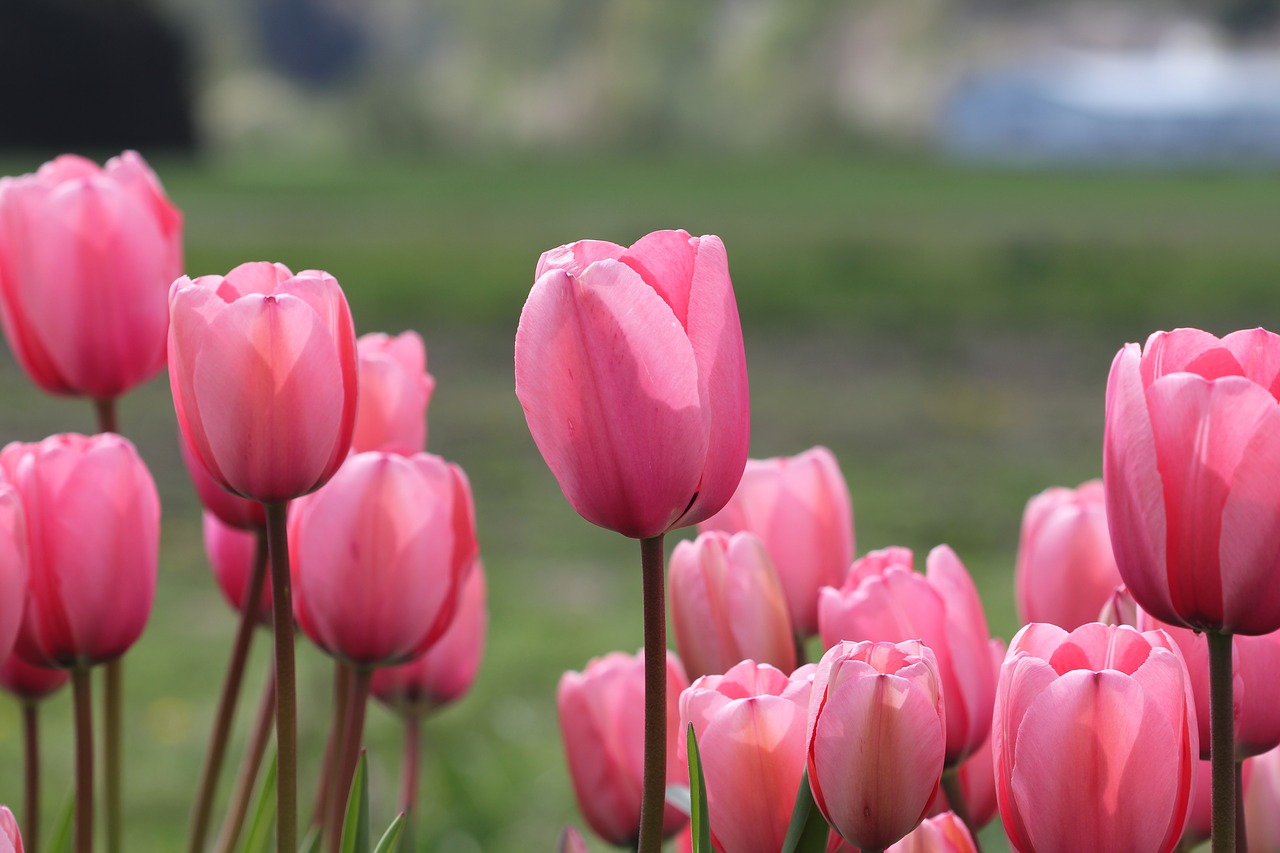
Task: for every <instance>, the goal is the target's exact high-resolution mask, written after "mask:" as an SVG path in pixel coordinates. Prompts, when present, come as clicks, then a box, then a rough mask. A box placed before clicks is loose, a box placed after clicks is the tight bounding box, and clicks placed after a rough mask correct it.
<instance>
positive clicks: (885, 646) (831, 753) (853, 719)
mask: <svg viewBox="0 0 1280 853" xmlns="http://www.w3.org/2000/svg"><path fill="white" fill-rule="evenodd" d="M946 731H947V726H946V711H945V710H944V704H943V687H942V682H941V679H940V678H939V676H938V667H937V663H936V661H935V659H934V656H933V652H931V651H930V650H929V649H928V648H926V647H925V646H923V645H921V644H920V643H919V642H917V641H910V642H904V643H898V644H896V645H895V644H893V643H871V642H864V643H851V642H841V643H838V644H837V645H835V646H833V647H832V648H830V649H829V650H828V651H827V653H826V654H825V655H823V656H822V660H821V661H820V662H819V663H818V669H817V672H816V674H815V676H814V681H813V693H812V695H811V697H810V700H809V714H808V722H807V726H806V732H807V735H806V741H807V748H806V762H807V765H808V771H809V786H810V787H811V788H812V789H813V799H814V802H815V803H817V805H818V808H819V809H821V810H822V814H823V816H825V817H826V819H827V821H828V822H829V823H830V824H831V825H832V827H834V828H835V829H836V830H837V831H838V832H839V833H840V834H841V836H843V837H844V838H845V839H846V840H848V841H849V842H850V843H852V844H854V845H857V846H858V847H861V848H863V849H864V850H884V849H885V848H886V847H888V846H889V845H890V844H893V843H894V842H895V841H897V840H898V839H900V838H902V837H903V836H904V835H906V834H907V833H908V832H910V831H911V830H912V829H914V828H915V827H916V825H917V824H918V823H920V821H921V820H922V819H923V818H924V816H925V814H927V813H928V809H929V805H930V803H931V802H932V801H933V798H934V797H935V795H936V794H937V791H938V782H939V780H940V779H941V778H942V763H943V758H944V756H945V752H946Z"/></svg>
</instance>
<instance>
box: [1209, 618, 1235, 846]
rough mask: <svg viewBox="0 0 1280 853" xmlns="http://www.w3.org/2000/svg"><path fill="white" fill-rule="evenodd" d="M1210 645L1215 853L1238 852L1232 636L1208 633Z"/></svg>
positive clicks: (1210, 721) (1211, 754)
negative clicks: (1232, 693) (1232, 694)
mask: <svg viewBox="0 0 1280 853" xmlns="http://www.w3.org/2000/svg"><path fill="white" fill-rule="evenodd" d="M1205 637H1206V638H1207V639H1208V642H1209V727H1210V740H1209V743H1210V759H1211V761H1212V771H1213V853H1235V850H1236V768H1235V765H1236V756H1235V721H1234V719H1233V717H1234V715H1233V713H1232V696H1231V688H1232V684H1231V679H1232V672H1231V641H1232V635H1231V634H1228V633H1225V632H1222V631H1206V632H1205Z"/></svg>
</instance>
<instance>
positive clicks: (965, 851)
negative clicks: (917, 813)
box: [886, 812, 977, 853]
mask: <svg viewBox="0 0 1280 853" xmlns="http://www.w3.org/2000/svg"><path fill="white" fill-rule="evenodd" d="M886 853H977V847H976V846H975V845H974V843H973V836H972V835H970V834H969V830H968V828H967V827H966V826H965V825H964V821H962V820H960V818H958V817H956V816H955V815H954V814H953V813H951V812H943V813H942V814H940V815H938V816H937V817H931V818H926V819H925V820H924V821H922V822H921V823H920V825H919V826H917V827H916V828H915V829H913V830H911V832H910V833H909V834H908V835H907V836H906V837H905V838H903V839H902V840H901V841H899V842H898V843H897V844H894V845H893V846H892V847H890V848H889V849H888V850H887V851H886Z"/></svg>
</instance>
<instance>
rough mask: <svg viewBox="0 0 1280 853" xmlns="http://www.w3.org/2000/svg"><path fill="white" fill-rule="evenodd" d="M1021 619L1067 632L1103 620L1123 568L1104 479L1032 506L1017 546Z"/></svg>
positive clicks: (1048, 495) (1057, 491)
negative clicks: (1112, 532) (1109, 519)
mask: <svg viewBox="0 0 1280 853" xmlns="http://www.w3.org/2000/svg"><path fill="white" fill-rule="evenodd" d="M1015 582H1016V586H1017V593H1018V595H1017V601H1018V618H1019V619H1020V620H1021V621H1022V622H1023V623H1026V622H1052V623H1053V624H1054V625H1057V626H1059V627H1061V628H1065V629H1067V630H1068V631H1070V630H1072V629H1073V628H1077V627H1079V626H1081V625H1083V624H1084V623H1086V622H1093V621H1095V620H1096V619H1097V618H1098V611H1099V610H1101V609H1102V605H1103V604H1104V603H1105V602H1106V600H1107V596H1109V595H1110V594H1111V590H1113V589H1114V588H1115V587H1116V585H1117V584H1119V583H1120V570H1119V569H1117V568H1116V558H1115V555H1114V554H1112V552H1111V537H1110V534H1109V533H1108V532H1107V510H1106V507H1105V506H1104V503H1103V491H1102V481H1101V480H1090V481H1089V482H1087V483H1084V484H1083V485H1081V486H1080V487H1079V488H1075V489H1065V488H1052V489H1047V490H1045V491H1043V492H1041V493H1040V494H1038V495H1036V496H1035V497H1034V498H1032V499H1031V500H1030V502H1028V503H1027V509H1026V511H1025V512H1024V513H1023V515H1022V538H1021V539H1020V541H1019V542H1018V570H1017V573H1016V575H1015Z"/></svg>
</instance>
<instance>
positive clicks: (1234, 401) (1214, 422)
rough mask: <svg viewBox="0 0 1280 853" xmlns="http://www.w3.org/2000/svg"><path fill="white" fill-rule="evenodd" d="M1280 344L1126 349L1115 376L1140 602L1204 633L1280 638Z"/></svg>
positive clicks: (1115, 414) (1130, 560)
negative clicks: (1275, 634)
mask: <svg viewBox="0 0 1280 853" xmlns="http://www.w3.org/2000/svg"><path fill="white" fill-rule="evenodd" d="M1278 378H1280V337H1277V336H1276V335H1273V334H1272V333H1270V332H1267V331H1265V330H1263V329H1253V330H1249V331H1242V332H1235V333H1233V334H1230V335H1228V336H1227V337H1225V338H1223V339H1221V340H1219V339H1218V338H1215V337H1214V336H1213V335H1210V334H1209V333H1207V332H1202V331H1200V330H1198V329H1178V330H1176V331H1173V332H1158V333H1156V334H1154V335H1152V336H1151V337H1150V338H1149V339H1148V340H1147V345H1146V347H1145V348H1143V349H1139V347H1138V345H1137V344H1126V345H1125V347H1124V349H1122V350H1121V351H1120V352H1119V354H1117V355H1116V358H1115V361H1114V362H1113V363H1112V365H1111V375H1110V376H1109V377H1108V379H1107V413H1106V430H1105V434H1104V440H1103V480H1104V482H1105V483H1106V492H1107V517H1108V521H1109V523H1110V528H1111V543H1112V546H1113V547H1114V548H1115V555H1116V563H1117V564H1118V565H1119V567H1120V574H1121V576H1122V577H1123V578H1124V581H1125V584H1126V585H1127V586H1128V587H1129V591H1130V592H1131V593H1132V594H1133V597H1134V599H1135V600H1136V601H1137V602H1138V604H1140V605H1141V606H1142V608H1143V609H1144V610H1146V611H1147V612H1148V613H1150V614H1151V615H1153V616H1155V617H1156V618H1157V619H1160V620H1161V621H1163V622H1168V623H1170V624H1175V625H1184V626H1186V627H1189V628H1195V629H1197V630H1215V631H1222V632H1225V633H1236V634H1267V633H1270V632H1272V631H1275V630H1277V629H1280V403H1277V400H1276V393H1277V390H1280V382H1278V381H1277V379H1278Z"/></svg>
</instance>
